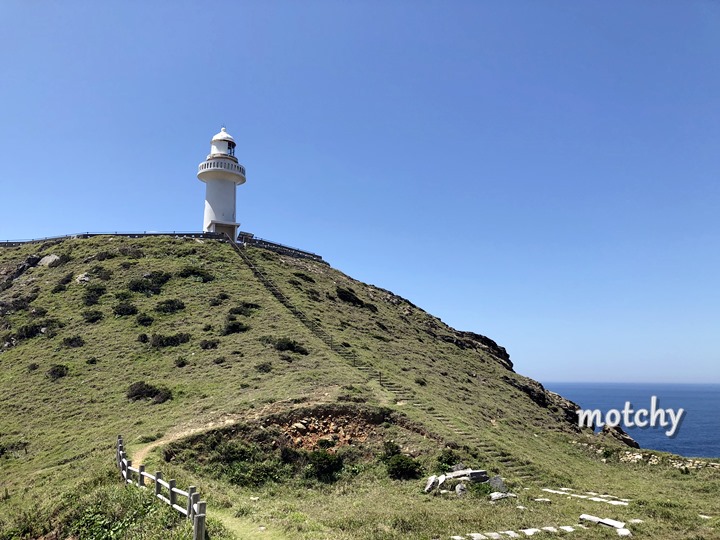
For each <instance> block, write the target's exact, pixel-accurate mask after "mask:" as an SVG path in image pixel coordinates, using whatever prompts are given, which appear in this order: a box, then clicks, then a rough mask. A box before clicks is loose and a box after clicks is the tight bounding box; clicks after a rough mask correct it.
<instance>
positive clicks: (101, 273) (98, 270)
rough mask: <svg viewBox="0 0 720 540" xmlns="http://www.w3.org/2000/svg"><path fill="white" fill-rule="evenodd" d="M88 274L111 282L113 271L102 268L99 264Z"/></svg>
mask: <svg viewBox="0 0 720 540" xmlns="http://www.w3.org/2000/svg"><path fill="white" fill-rule="evenodd" d="M88 274H90V275H91V276H93V277H96V278H98V279H101V280H103V281H110V279H111V278H112V275H113V273H112V270H108V269H107V268H105V267H104V266H100V265H99V264H98V265H95V266H93V267H92V268H91V269H90V271H89V272H88Z"/></svg>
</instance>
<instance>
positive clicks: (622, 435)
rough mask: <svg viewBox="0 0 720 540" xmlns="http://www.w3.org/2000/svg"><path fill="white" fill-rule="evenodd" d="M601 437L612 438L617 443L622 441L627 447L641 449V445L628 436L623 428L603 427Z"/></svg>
mask: <svg viewBox="0 0 720 540" xmlns="http://www.w3.org/2000/svg"><path fill="white" fill-rule="evenodd" d="M599 435H600V436H601V437H612V438H613V439H615V440H616V441H620V442H621V443H623V444H624V445H625V446H629V447H630V448H640V445H639V444H638V443H637V441H636V440H635V439H633V438H632V437H631V436H630V435H628V434H627V433H626V432H625V430H624V429H623V428H621V427H620V426H603V428H602V431H601V432H600V433H599Z"/></svg>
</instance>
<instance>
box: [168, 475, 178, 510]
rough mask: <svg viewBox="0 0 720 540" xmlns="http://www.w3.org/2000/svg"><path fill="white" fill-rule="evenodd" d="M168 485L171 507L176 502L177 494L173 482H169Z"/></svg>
mask: <svg viewBox="0 0 720 540" xmlns="http://www.w3.org/2000/svg"><path fill="white" fill-rule="evenodd" d="M168 484H170V497H169V499H170V506H173V505H174V504H175V502H176V501H177V494H176V493H175V480H169V481H168Z"/></svg>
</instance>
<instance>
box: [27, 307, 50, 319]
mask: <svg viewBox="0 0 720 540" xmlns="http://www.w3.org/2000/svg"><path fill="white" fill-rule="evenodd" d="M47 312H48V311H47V309H45V308H44V307H35V308H32V309H31V310H30V316H31V317H33V318H35V319H37V318H38V317H44V316H45V315H47Z"/></svg>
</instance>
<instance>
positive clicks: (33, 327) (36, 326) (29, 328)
mask: <svg viewBox="0 0 720 540" xmlns="http://www.w3.org/2000/svg"><path fill="white" fill-rule="evenodd" d="M42 328H43V327H42V325H41V324H40V323H32V324H24V325H22V326H21V327H20V328H18V329H17V332H15V337H16V338H17V339H18V340H23V339H31V338H34V337H35V336H37V335H39V334H40V333H41V331H42Z"/></svg>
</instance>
